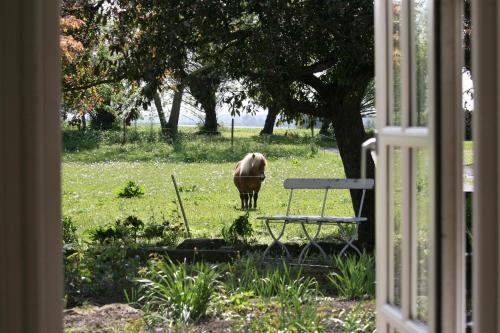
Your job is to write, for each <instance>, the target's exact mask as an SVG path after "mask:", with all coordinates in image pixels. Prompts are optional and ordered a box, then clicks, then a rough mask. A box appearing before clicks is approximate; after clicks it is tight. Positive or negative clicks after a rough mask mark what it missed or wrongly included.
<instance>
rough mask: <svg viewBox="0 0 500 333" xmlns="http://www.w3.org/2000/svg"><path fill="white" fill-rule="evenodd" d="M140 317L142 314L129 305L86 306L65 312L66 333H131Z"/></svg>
mask: <svg viewBox="0 0 500 333" xmlns="http://www.w3.org/2000/svg"><path fill="white" fill-rule="evenodd" d="M140 317H141V312H140V311H139V310H137V309H134V308H132V307H131V306H129V305H127V304H106V305H104V306H101V307H98V306H84V307H79V308H73V309H69V310H65V311H64V327H65V332H89V333H90V332H93V333H107V332H130V331H131V327H132V326H133V325H134V322H136V321H138V320H139V319H140ZM129 328H130V329H129Z"/></svg>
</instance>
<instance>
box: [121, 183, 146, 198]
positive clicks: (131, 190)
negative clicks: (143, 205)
mask: <svg viewBox="0 0 500 333" xmlns="http://www.w3.org/2000/svg"><path fill="white" fill-rule="evenodd" d="M115 194H116V196H117V197H118V198H135V197H140V196H141V195H144V187H143V186H139V185H137V184H136V183H135V182H134V181H132V180H129V181H128V182H127V183H126V184H125V186H124V187H123V188H122V189H117V190H116V191H115Z"/></svg>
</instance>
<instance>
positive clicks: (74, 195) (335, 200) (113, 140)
mask: <svg viewBox="0 0 500 333" xmlns="http://www.w3.org/2000/svg"><path fill="white" fill-rule="evenodd" d="M195 130H196V129H195V128H188V127H183V128H181V135H180V137H179V139H178V140H176V141H175V142H170V143H166V142H162V141H161V140H160V139H159V134H158V128H156V127H154V128H150V127H149V126H138V127H137V128H135V129H131V130H130V131H129V133H128V136H127V143H126V144H125V145H121V133H120V132H119V131H110V132H93V131H88V132H86V133H81V132H78V131H76V130H71V129H65V131H64V132H63V139H64V145H63V147H64V154H63V214H64V215H66V216H70V217H72V218H73V219H74V220H75V222H76V224H77V226H78V227H79V233H80V234H81V235H83V236H84V237H85V230H87V229H88V228H89V227H91V226H95V225H100V224H106V223H112V222H113V221H115V220H116V219H117V218H123V217H126V216H128V215H136V216H137V217H139V218H140V219H142V220H143V221H144V222H148V221H150V220H156V221H157V222H161V220H162V218H166V219H169V220H179V221H180V219H179V216H178V213H177V212H176V211H177V204H176V198H175V192H174V189H173V185H172V182H171V178H170V175H171V174H173V175H175V177H176V179H177V182H178V184H179V188H180V190H181V196H182V199H183V202H184V206H185V210H186V214H187V217H188V220H189V223H190V228H191V232H192V233H193V235H194V236H210V237H220V235H221V229H222V227H223V226H225V225H229V224H230V223H231V222H232V221H233V220H234V219H235V218H237V217H238V216H239V215H241V214H243V212H242V211H241V210H239V205H240V202H239V195H238V192H237V190H236V188H235V187H234V185H233V182H232V172H233V168H234V165H235V163H236V162H237V161H238V160H240V159H241V158H242V157H243V156H244V155H245V154H246V153H247V152H251V151H258V152H262V153H264V154H265V155H266V157H267V159H268V167H267V170H266V176H267V178H266V180H265V181H264V183H263V186H262V189H261V192H260V196H259V202H258V209H257V210H254V211H251V212H250V217H251V221H252V223H253V224H254V228H255V230H256V231H257V235H256V236H257V239H258V241H259V242H267V241H268V240H269V239H268V238H267V237H266V235H265V233H264V229H263V228H262V226H261V224H260V222H258V221H256V220H255V217H257V216H260V215H270V214H283V213H284V212H285V208H286V204H287V200H288V192H287V191H285V190H284V189H283V187H282V183H283V181H284V180H285V179H286V178H289V177H339V178H342V177H344V171H343V168H342V163H341V159H340V156H339V155H338V154H337V153H334V152H327V151H325V150H324V149H323V148H326V147H334V146H335V144H334V142H333V140H331V139H330V138H323V139H318V137H314V138H311V136H310V132H309V131H307V130H295V129H294V130H284V129H278V130H276V135H273V136H271V137H268V138H261V137H259V136H258V131H259V129H236V130H235V140H234V147H233V148H231V142H230V132H229V130H227V129H222V135H220V136H203V135H198V134H196V133H195ZM128 180H133V181H135V182H136V183H138V184H139V185H142V186H144V188H145V194H144V196H142V197H139V198H133V199H119V198H116V196H115V194H114V193H113V192H114V191H115V190H116V189H118V188H120V187H122V186H123V185H124V183H125V182H126V181H128ZM316 192H317V191H316ZM316 192H315V191H302V193H297V195H296V196H294V201H293V203H292V213H294V214H299V213H303V214H318V213H319V210H320V209H321V201H322V193H316ZM328 205H329V207H328V210H327V212H328V213H333V212H335V214H338V215H351V214H352V208H351V200H350V196H349V193H348V192H347V191H337V192H336V193H335V195H332V196H330V201H329V204H328ZM331 231H333V230H331ZM326 233H327V234H328V230H327V231H326ZM287 235H288V239H289V240H295V241H298V240H299V239H302V233H301V232H300V231H299V229H298V228H291V230H290V232H288V233H287Z"/></svg>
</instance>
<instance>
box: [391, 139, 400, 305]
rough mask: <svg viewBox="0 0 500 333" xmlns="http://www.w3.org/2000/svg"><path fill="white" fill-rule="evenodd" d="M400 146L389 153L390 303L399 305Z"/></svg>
mask: <svg viewBox="0 0 500 333" xmlns="http://www.w3.org/2000/svg"><path fill="white" fill-rule="evenodd" d="M401 176H402V175H401V148H399V147H394V148H393V149H392V155H391V203H392V207H391V218H392V232H391V234H392V259H393V260H392V262H391V264H392V268H391V271H392V272H391V273H392V279H393V290H392V299H391V301H392V304H394V305H397V306H401V259H402V257H401V238H402V230H401V218H402V207H401V204H402V179H401Z"/></svg>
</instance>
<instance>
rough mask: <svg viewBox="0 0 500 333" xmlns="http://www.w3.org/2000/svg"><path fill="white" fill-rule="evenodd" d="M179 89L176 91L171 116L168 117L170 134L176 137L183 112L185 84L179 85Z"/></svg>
mask: <svg viewBox="0 0 500 333" xmlns="http://www.w3.org/2000/svg"><path fill="white" fill-rule="evenodd" d="M176 88H177V90H176V91H175V93H174V100H173V101H172V108H171V109H170V116H169V118H168V124H167V128H168V134H169V135H170V136H172V137H175V136H176V135H177V132H178V128H179V116H180V113H181V104H182V94H183V93H184V86H183V85H180V84H179V85H177V87H176Z"/></svg>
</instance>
